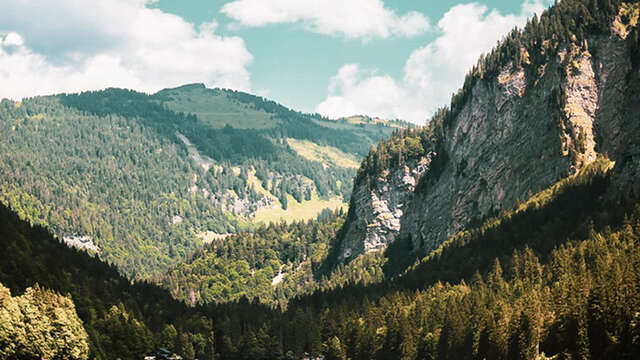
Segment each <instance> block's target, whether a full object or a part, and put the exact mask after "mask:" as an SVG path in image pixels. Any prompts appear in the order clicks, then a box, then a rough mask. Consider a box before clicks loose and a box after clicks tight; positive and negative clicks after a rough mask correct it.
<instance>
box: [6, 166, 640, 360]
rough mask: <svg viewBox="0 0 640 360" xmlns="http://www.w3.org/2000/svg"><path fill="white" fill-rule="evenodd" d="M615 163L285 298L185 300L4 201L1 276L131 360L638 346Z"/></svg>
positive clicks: (637, 231) (99, 353) (632, 233)
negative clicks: (430, 248) (166, 355)
mask: <svg viewBox="0 0 640 360" xmlns="http://www.w3.org/2000/svg"><path fill="white" fill-rule="evenodd" d="M610 169H611V166H610V163H609V162H608V161H607V160H606V159H601V160H599V161H598V162H597V163H596V164H594V165H592V166H589V167H588V168H586V169H584V170H583V172H581V173H580V174H579V175H578V176H577V177H575V178H571V179H567V180H563V181H562V182H560V183H558V184H557V185H556V186H554V187H552V188H550V189H547V190H545V191H543V192H541V193H538V194H536V195H534V196H533V197H532V198H531V199H530V200H529V201H527V202H525V203H523V204H522V205H521V206H520V207H519V208H518V209H514V210H512V211H509V212H505V213H503V214H501V215H500V216H499V217H497V218H493V219H488V220H487V221H486V222H484V223H483V224H482V225H481V226H479V227H477V228H474V229H470V230H468V231H464V232H462V233H460V234H457V235H456V236H454V237H452V238H451V239H450V240H449V241H448V242H447V243H445V244H443V245H442V247H441V248H439V249H438V250H437V251H435V252H433V253H431V254H430V255H429V256H427V257H426V258H424V259H423V260H421V261H419V262H418V263H417V264H416V265H414V266H412V267H411V268H409V269H408V270H407V271H405V272H404V273H403V274H402V275H400V276H398V277H396V278H393V279H391V280H387V281H384V282H381V283H378V284H369V285H364V284H362V283H341V284H339V285H337V286H327V288H326V289H324V290H320V291H317V292H314V293H313V294H311V295H301V296H298V297H296V298H294V299H292V300H291V301H290V302H289V303H288V306H287V308H286V310H281V309H278V308H268V307H265V306H263V305H259V304H258V303H257V302H255V301H249V300H247V298H246V297H242V298H240V299H238V300H237V301H235V302H232V303H227V304H208V305H196V306H195V307H187V306H186V305H185V304H184V303H183V302H180V301H176V300H173V299H172V297H171V296H170V294H169V293H168V292H167V291H165V290H162V289H160V288H158V287H156V286H154V285H151V284H148V283H135V284H131V283H130V282H129V281H128V280H127V279H126V278H124V277H122V276H121V275H119V274H118V272H117V270H116V269H115V268H114V267H113V266H109V265H106V264H104V263H102V262H100V261H99V260H97V259H96V258H94V257H90V256H88V255H87V254H86V253H84V252H81V251H78V250H74V249H70V248H68V247H66V246H65V245H63V244H61V243H60V242H59V241H58V240H57V239H55V238H53V237H52V236H51V235H50V234H49V233H48V232H47V231H46V230H45V229H44V228H42V227H39V226H35V227H34V226H32V225H29V224H28V223H26V222H24V221H22V220H20V219H19V217H18V216H17V215H16V214H15V213H13V212H12V211H10V210H9V209H8V208H6V207H4V206H2V207H1V208H0V210H2V211H0V215H1V216H0V219H1V221H2V226H0V231H1V232H2V233H1V234H0V239H1V241H2V248H3V251H4V252H5V253H11V254H12V256H11V257H10V258H9V259H7V260H6V261H4V262H3V263H2V264H1V266H0V282H2V283H3V284H4V285H5V286H7V287H8V288H9V289H10V290H11V294H13V295H14V296H16V295H17V296H21V295H20V294H21V293H22V292H24V291H25V289H26V288H27V287H30V286H34V284H35V283H38V284H39V286H42V287H46V288H48V289H52V290H54V291H56V292H58V293H63V294H69V296H70V297H71V298H72V299H73V302H74V303H75V308H76V310H77V313H78V316H79V317H80V319H82V321H83V323H84V327H85V329H86V332H87V334H88V344H89V348H90V356H94V357H97V358H112V357H121V358H123V359H129V358H131V359H132V358H136V357H137V356H139V354H144V353H146V352H149V351H152V350H153V348H154V347H156V346H159V345H161V346H164V347H168V348H170V349H171V350H172V351H175V352H178V353H180V354H182V355H183V356H185V358H186V359H193V358H210V356H211V354H212V353H215V354H217V355H216V356H217V358H222V359H295V358H300V357H301V356H302V355H303V354H304V353H305V352H307V353H311V354H325V355H326V356H327V358H331V359H346V358H351V359H371V358H377V359H387V358H389V357H390V356H392V357H394V358H396V357H398V358H403V359H458V358H467V357H468V358H477V357H480V358H481V357H487V358H495V359H508V358H526V359H535V358H540V357H541V356H543V355H542V354H543V353H544V354H546V356H556V358H558V359H569V358H634V357H636V356H638V355H639V354H640V352H639V351H640V341H639V340H640V337H639V336H640V328H639V326H638V320H639V318H638V317H639V316H640V315H639V314H638V312H637V309H638V306H639V305H640V304H638V303H637V302H638V299H640V293H639V291H640V289H639V287H638V273H637V269H638V268H639V266H640V247H639V246H638V244H639V242H638V239H639V236H640V205H639V202H638V196H637V195H633V194H637V193H633V192H632V193H630V194H631V196H630V195H629V194H627V193H620V192H619V191H618V189H617V188H616V186H615V185H613V184H612V182H611V170H610ZM614 204H615V205H614ZM331 216H333V217H334V219H335V216H336V215H335V214H333V215H331ZM331 216H329V217H328V219H331ZM324 220H325V221H326V220H327V219H324ZM567 225H569V226H567ZM298 226H301V225H298ZM319 226H322V225H319ZM212 251H213V250H212ZM470 254H473V255H470ZM255 261H264V260H263V259H256V260H255ZM267 261H268V260H267ZM462 263H464V264H465V266H464V267H460V264H462ZM52 269H54V270H53V271H52ZM131 334H135V336H131ZM1 337H2V334H0V338H1ZM207 356H209V357H207Z"/></svg>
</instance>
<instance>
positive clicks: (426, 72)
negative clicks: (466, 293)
mask: <svg viewBox="0 0 640 360" xmlns="http://www.w3.org/2000/svg"><path fill="white" fill-rule="evenodd" d="M551 1H552V0H486V1H480V0H478V1H464V0H440V1H433V0H432V1H425V0H384V1H383V0H93V1H86V0H0V9H2V11H0V98H10V99H14V100H20V99H22V98H24V97H30V96H36V95H48V94H55V93H61V92H78V91H84V90H98V89H103V88H106V87H120V88H129V89H135V90H138V91H143V92H147V93H153V92H156V91H158V90H161V89H163V88H167V87H175V86H179V85H183V84H187V83H195V82H197V83H204V84H205V85H207V87H211V88H213V87H223V88H230V89H235V90H241V91H246V92H250V93H254V94H257V95H261V96H264V97H267V98H269V99H272V100H275V101H277V102H280V103H282V104H284V105H286V106H288V107H290V108H293V109H295V110H299V111H304V112H318V113H321V114H323V115H326V116H328V117H330V118H338V117H342V116H349V115H369V116H379V117H383V118H387V119H402V120H407V121H411V122H414V123H419V124H420V123H422V124H424V123H425V122H426V120H427V119H428V118H429V117H430V115H431V114H432V113H433V112H434V111H435V110H436V109H437V108H438V107H440V106H443V105H447V104H448V102H449V100H450V98H451V94H452V93H453V92H455V91H456V90H457V89H458V88H459V87H460V86H461V85H462V81H463V79H464V76H465V74H466V73H467V71H468V70H469V69H470V68H471V67H472V66H473V65H474V64H475V62H476V61H477V58H478V57H479V56H480V54H482V53H485V52H487V51H489V50H491V48H492V47H493V46H495V44H496V42H497V41H498V40H499V39H501V38H502V37H503V36H504V35H505V34H506V33H507V32H508V31H509V30H511V29H512V28H513V27H515V26H523V25H524V24H525V23H526V20H527V19H528V18H529V17H531V16H532V15H533V14H534V13H540V12H542V11H543V10H544V9H545V8H547V7H548V6H549V5H550V3H551Z"/></svg>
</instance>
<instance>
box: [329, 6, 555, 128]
mask: <svg viewBox="0 0 640 360" xmlns="http://www.w3.org/2000/svg"><path fill="white" fill-rule="evenodd" d="M545 5H546V4H544V3H543V2H542V1H541V0H537V1H535V2H533V1H529V0H527V1H525V2H524V3H523V4H522V8H521V11H520V13H519V14H501V13H500V12H498V11H497V10H489V9H488V8H487V7H486V6H485V5H480V4H477V3H471V4H464V5H457V6H454V7H452V8H451V9H450V10H449V11H448V12H447V13H446V14H445V15H444V16H443V17H442V19H440V21H438V24H437V30H438V31H439V32H440V33H439V36H438V37H437V38H436V39H435V40H434V41H432V42H431V43H429V44H427V45H425V46H424V47H421V48H419V49H416V50H415V51H414V52H413V53H412V54H411V55H410V56H409V58H408V60H407V61H406V63H405V67H404V77H403V78H402V79H401V80H395V79H393V78H391V77H389V76H385V75H378V74H372V75H370V76H367V72H366V71H362V70H361V69H359V67H358V66H357V65H354V64H348V65H345V66H344V67H343V68H342V69H340V71H339V72H338V74H337V75H336V76H335V77H333V78H332V80H331V84H330V86H329V89H328V93H329V94H328V96H327V98H326V99H325V100H324V101H323V102H322V103H320V104H319V105H318V106H317V108H316V110H317V111H318V112H319V113H321V114H324V115H327V116H330V117H341V116H349V115H353V114H368V115H372V116H381V117H386V118H401V119H404V120H408V121H412V122H416V123H424V121H425V120H426V119H427V118H428V117H429V116H430V115H431V114H432V113H433V111H435V109H436V108H437V107H439V106H442V105H447V104H448V102H449V100H450V99H451V94H452V93H454V92H455V91H456V90H457V89H458V88H459V87H460V86H462V82H463V80H464V77H465V74H466V73H467V71H468V70H469V69H470V68H471V67H472V66H473V65H474V64H475V63H476V61H477V59H478V57H479V56H480V55H481V54H482V53H486V52H488V51H490V50H491V48H492V47H493V46H495V45H496V43H497V41H498V40H500V39H501V38H502V37H503V36H504V35H506V34H507V33H508V32H509V31H510V30H511V29H512V28H513V27H515V26H523V25H524V24H525V23H526V20H527V18H529V17H530V16H532V15H533V14H534V13H539V12H542V10H544V9H545V8H546V6H545ZM354 73H357V75H353V74H354ZM382 79H384V83H385V86H382V81H381V80H382ZM378 85H379V86H378ZM389 99H398V101H399V102H400V104H399V105H394V104H393V103H392V102H391V101H389Z"/></svg>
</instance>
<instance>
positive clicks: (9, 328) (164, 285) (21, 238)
mask: <svg viewBox="0 0 640 360" xmlns="http://www.w3.org/2000/svg"><path fill="white" fill-rule="evenodd" d="M639 20H640V5H639V3H638V2H636V1H628V2H624V1H620V0H587V1H582V0H563V1H559V2H556V4H555V5H554V6H552V7H551V8H550V9H549V10H547V11H545V12H544V13H543V14H541V15H540V16H535V17H534V18H533V19H531V20H530V21H529V22H528V24H527V26H526V27H524V28H523V29H516V30H514V31H512V32H511V33H509V34H508V35H507V36H506V37H505V38H504V39H503V40H502V41H501V42H500V43H499V44H498V46H497V47H496V48H495V49H494V50H493V51H492V52H490V53H489V54H487V55H485V56H483V57H482V58H481V59H480V61H479V62H478V65H477V66H476V67H474V68H473V69H472V71H471V72H470V73H469V75H468V76H467V78H466V80H465V82H464V86H463V87H462V89H461V90H460V91H459V92H458V93H456V94H454V95H453V98H452V102H451V105H450V107H447V108H443V109H441V110H439V111H438V112H436V114H435V115H434V116H433V118H432V119H431V120H430V122H429V123H428V125H426V126H424V127H416V128H406V129H405V127H407V126H406V124H404V123H401V122H389V123H387V124H384V125H380V124H366V125H363V126H354V125H353V124H350V123H349V122H347V121H344V120H343V121H336V122H335V123H331V121H332V120H328V119H325V118H323V117H321V116H319V115H308V114H302V113H298V112H295V111H292V110H289V109H287V108H285V107H283V106H281V105H279V104H277V103H275V102H272V101H268V100H265V99H263V98H259V97H254V96H252V95H249V94H245V93H241V92H235V91H230V90H220V89H206V88H204V87H203V86H199V85H188V86H186V87H183V88H177V89H170V90H165V91H161V92H159V93H157V94H154V95H147V94H143V93H137V92H134V91H128V90H120V89H108V90H105V91H100V92H85V93H81V94H63V95H57V96H51V97H37V98H32V99H27V100H25V101H23V102H22V103H17V102H12V101H2V102H1V103H0V127H1V128H2V129H3V130H5V131H4V134H5V135H4V137H3V138H2V139H1V140H0V156H1V160H2V161H0V171H1V173H0V178H2V179H1V180H0V202H1V203H0V251H1V252H2V253H3V254H4V256H3V259H2V260H1V261H0V357H2V358H3V359H41V358H51V359H105V360H106V359H115V358H120V359H142V358H144V356H145V355H148V354H151V353H153V352H154V351H155V350H156V349H158V348H165V349H167V350H168V351H169V352H172V353H176V354H179V355H180V356H181V357H182V358H184V359H185V360H192V359H234V360H240V359H242V360H256V359H288V360H292V359H309V358H316V357H319V358H324V359H326V360H338V359H339V360H347V359H351V360H360V359H362V360H365V359H380V360H383V359H407V360H409V359H412V360H413V359H415V360H427V359H433V360H436V359H437V360H445V359H504V360H510V359H535V360H538V359H558V360H560V359H562V360H564V359H567V360H568V359H638V358H640V183H639V182H638V178H637V174H636V173H635V172H632V173H631V176H628V177H626V178H625V177H623V176H622V174H621V171H623V170H625V171H628V169H629V168H628V167H627V168H623V167H622V165H624V164H627V165H628V164H633V163H634V162H636V163H637V161H638V159H637V153H640V152H634V151H636V150H637V148H638V144H635V143H633V141H635V140H634V139H635V137H637V136H636V135H635V134H625V137H624V141H623V142H622V145H621V148H622V149H621V150H620V149H619V151H616V152H613V151H612V152H611V155H612V156H611V157H608V156H606V154H602V153H599V154H598V155H597V156H594V159H592V161H590V162H589V163H588V164H581V165H584V166H581V167H580V168H579V169H577V170H576V172H575V173H574V174H571V176H568V177H566V178H563V179H559V180H558V181H557V182H555V183H554V184H553V185H551V186H549V187H547V188H544V189H541V190H539V191H535V192H533V191H532V192H531V193H530V194H529V195H528V196H527V198H523V199H521V201H519V202H518V204H517V205H516V206H515V207H513V208H510V209H501V210H500V211H496V212H495V213H494V214H491V215H490V216H485V217H483V218H477V219H475V220H474V221H473V222H472V223H471V225H469V226H467V227H466V228H464V229H463V230H461V231H457V232H456V233H454V234H451V236H448V238H447V240H446V241H445V242H444V243H442V244H439V245H438V246H437V247H436V248H435V249H427V248H416V247H415V246H414V245H413V243H412V242H411V241H410V239H408V240H407V239H398V240H397V241H396V242H394V243H392V244H390V245H389V246H388V248H386V250H384V251H375V252H369V253H366V254H363V255H360V256H358V257H356V258H355V259H353V260H351V261H346V260H344V259H345V258H346V257H343V258H342V259H341V258H340V253H339V245H340V243H341V241H343V240H344V237H345V236H347V233H346V231H345V227H344V224H345V223H346V222H347V221H349V220H350V218H353V217H355V216H357V214H355V210H353V209H354V207H353V205H354V204H353V203H354V201H355V200H353V199H352V200H351V202H352V204H351V205H352V206H351V207H350V208H349V210H348V211H344V210H341V209H338V210H335V211H330V210H324V211H319V212H318V214H317V216H316V217H315V219H312V220H306V221H292V222H288V223H287V222H284V221H280V222H272V223H270V224H268V225H267V224H260V223H253V222H251V221H250V220H248V218H247V217H244V216H240V215H239V214H238V213H234V211H231V210H230V208H227V207H222V206H220V204H222V203H224V204H227V203H226V202H224V201H222V200H220V199H218V200H220V201H218V202H216V201H212V200H211V198H210V197H209V195H211V194H212V195H213V196H214V197H215V196H216V194H220V192H221V191H223V192H225V193H229V194H233V195H231V196H232V197H234V198H235V199H241V200H246V199H253V200H254V201H255V202H257V201H258V200H259V199H262V198H263V197H268V196H267V195H265V193H264V191H267V192H269V193H270V194H271V195H270V196H273V197H275V198H278V197H282V200H278V201H280V206H282V207H286V205H285V204H286V203H287V201H296V202H302V200H304V199H306V200H310V199H311V197H312V195H311V193H313V197H314V199H315V198H316V197H318V196H319V197H325V198H326V197H328V196H331V195H335V196H340V197H341V198H342V199H347V198H349V196H350V195H351V192H352V190H351V186H352V185H353V184H354V183H358V182H365V183H367V184H369V185H370V184H372V183H375V182H376V181H379V180H378V179H380V178H381V174H383V173H385V172H386V171H388V169H390V168H392V167H399V166H404V165H403V164H404V163H405V161H406V159H409V158H415V157H417V156H421V155H423V154H426V153H429V152H433V153H434V154H437V155H436V156H435V158H434V159H433V161H432V162H431V163H430V169H429V175H428V176H425V177H424V178H422V179H421V180H420V181H419V182H418V183H416V184H415V191H416V193H418V194H420V193H421V192H425V191H426V189H428V188H429V187H430V186H431V185H432V184H433V181H434V178H438V177H439V176H440V173H441V171H442V169H443V168H444V166H445V164H446V163H447V161H448V157H447V151H446V149H445V148H444V145H443V143H444V136H445V134H446V133H447V131H446V129H448V128H449V127H450V126H452V125H451V123H452V122H453V121H454V119H455V117H456V116H457V115H458V114H459V113H460V112H461V111H463V107H464V104H465V103H466V102H467V101H468V100H469V99H470V97H471V95H472V92H473V88H474V84H475V83H476V82H477V81H480V80H481V79H483V78H486V77H495V76H497V74H498V73H499V72H500V71H501V69H502V68H504V67H505V66H511V67H521V68H522V69H524V71H525V72H526V74H527V76H526V78H527V81H531V82H535V81H538V80H539V79H540V77H541V76H542V74H541V72H540V71H541V69H542V71H544V68H545V64H547V63H548V62H549V61H551V59H552V58H554V57H556V56H557V54H558V51H560V49H561V48H567V47H569V46H574V47H576V48H579V49H583V50H584V51H589V50H588V49H586V48H588V42H589V40H590V39H593V38H597V37H599V38H602V37H607V36H613V35H616V34H620V33H622V34H624V36H625V37H624V46H625V47H626V50H628V51H629V53H630V54H632V57H631V59H632V61H631V62H632V64H630V67H631V69H632V72H630V74H631V75H629V78H630V80H629V81H635V80H637V79H636V78H637V74H638V69H639V66H640V61H636V60H637V59H638V54H639V53H638V49H639V48H640V47H639V46H640V43H639V37H638V36H639V35H638V32H639V30H638V21H639ZM616 36H617V35H616ZM571 61H572V60H571V57H567V58H566V61H564V63H563V65H565V66H567V67H571V66H572V63H571ZM631 89H633V90H634V91H635V90H637V89H636V88H633V87H631ZM556 90H557V89H556ZM556 90H554V91H553V93H552V94H551V95H550V98H552V100H553V101H556V102H557V105H558V106H561V107H563V108H564V107H565V106H566V105H567V104H566V94H563V93H562V90H557V91H556ZM185 94H186V95H185ZM203 94H204V95H203ZM636 95H637V94H627V95H625V96H629V97H633V96H636ZM198 96H206V97H207V99H208V100H207V101H219V102H220V103H219V104H226V105H224V106H234V107H237V106H240V105H242V106H246V108H243V109H244V110H247V109H250V110H251V111H252V112H250V114H251V116H253V117H251V119H252V120H251V122H250V124H249V123H243V125H242V126H238V127H233V126H229V125H227V124H223V123H216V122H215V119H216V117H215V116H211V114H210V110H211V109H210V108H208V107H203V106H204V105H202V104H203V103H202V102H201V99H199V98H198ZM210 96H213V98H210ZM185 99H188V100H185ZM211 99H214V100H211ZM229 99H231V100H229ZM229 101H231V102H229ZM186 103H188V104H190V105H189V106H193V107H194V109H195V110H194V111H193V113H186V112H184V111H182V110H181V109H182V108H183V107H184V106H186V105H185V104H186ZM630 103H632V104H636V105H637V102H635V103H634V102H630ZM194 104H195V105H194ZM229 104H232V105H229ZM238 104H240V105H238ZM196 105H197V106H196ZM220 106H223V105H220ZM634 109H635V108H632V109H628V111H633V110H634ZM247 111H248V110H247ZM247 113H249V112H247ZM265 114H267V115H268V116H266V115H265ZM265 116H266V117H265ZM621 117H622V115H621ZM248 118H249V117H247V119H248ZM61 119H65V121H64V122H63V121H60V120H61ZM245 120H246V119H245ZM247 121H248V120H247ZM256 124H257V125H256ZM245 125H246V126H245ZM357 128H360V129H357ZM399 128H401V129H399ZM345 129H350V130H349V131H347V130H345ZM356 130H357V131H356ZM624 130H625V129H621V130H620V131H621V132H623V133H624ZM53 135H55V136H53ZM179 135H181V136H184V137H186V138H188V139H189V140H190V142H191V143H192V144H191V143H187V142H185V141H183V140H181V137H180V136H179ZM634 136H635V137H634ZM385 137H388V139H386V140H385V139H384V138H385ZM246 138H252V139H256V141H255V142H253V143H251V146H245V144H246V141H245V139H246ZM287 139H294V140H296V141H310V142H313V143H314V144H316V145H317V146H321V147H330V148H331V149H339V150H340V153H339V154H351V155H354V156H356V155H357V156H362V157H364V160H363V161H362V165H361V167H360V169H359V170H357V171H355V169H354V168H348V167H343V166H340V165H338V164H337V163H330V164H328V165H326V164H325V166H323V164H322V163H320V162H318V161H314V160H310V159H309V158H305V157H304V156H302V155H301V154H300V153H297V152H296V151H295V150H294V149H293V147H292V146H291V145H290V143H289V142H288V140H287ZM576 139H577V140H576V141H574V142H573V143H571V144H570V146H568V147H567V151H566V155H564V156H566V157H567V158H571V161H574V160H575V159H577V158H578V155H577V154H578V153H579V152H580V151H581V148H584V146H585V145H584V143H581V141H579V140H580V137H579V136H576ZM371 140H375V141H376V142H378V145H377V147H376V148H372V149H370V150H369V152H368V153H367V150H368V149H367V146H368V145H370V142H371ZM582 142H584V139H583V140H582ZM192 146H194V147H195V148H197V149H198V151H199V153H197V154H195V153H194V151H193V148H192ZM16 149H17V150H19V151H9V150H16ZM28 149H32V150H33V151H28ZM47 149H49V152H50V153H51V154H55V155H54V156H50V157H46V156H45V155H46V153H47ZM36 150H37V151H36ZM54 150H55V151H54ZM525 150H526V149H525ZM525 150H523V151H525ZM336 153H337V152H336V150H332V154H336ZM614 155H615V156H617V157H616V158H614V157H613V156H614ZM196 160H197V161H196ZM209 160H211V163H209ZM342 160H344V159H342ZM202 163H205V165H211V166H205V167H202V166H201V165H202ZM621 164H622V165H621ZM636 169H637V167H636ZM625 175H628V173H626V174H625ZM350 177H355V181H353V180H351V178H350ZM105 179H110V180H114V179H116V180H117V181H116V182H115V185H114V184H112V183H110V182H109V181H108V180H105ZM185 184H187V185H186V186H185ZM189 186H195V188H196V190H195V191H190V190H189ZM176 189H182V190H180V191H182V192H179V191H178V190H176ZM202 189H208V190H207V193H206V195H205V196H202V195H201V194H203V193H204V192H203V191H202ZM354 189H355V188H354ZM369 189H370V188H369V187H367V190H369ZM354 191H355V190H354ZM291 199H294V200H291ZM238 201H240V200H238ZM225 206H226V205H225ZM176 216H177V218H176ZM175 219H179V221H177V220H175ZM77 229H82V230H83V231H84V233H83V234H85V233H86V234H89V235H91V236H92V237H94V238H95V239H98V240H97V241H96V242H97V245H99V246H100V247H101V251H102V253H99V252H88V251H86V250H80V249H76V248H73V247H70V246H68V245H67V244H65V242H64V235H80V234H76V233H73V231H74V230H77ZM204 231H215V232H216V233H218V234H225V236H223V237H217V238H214V239H213V240H211V241H207V243H206V244H205V242H204V241H203V240H202V239H198V234H199V233H201V232H204ZM228 233H233V234H228Z"/></svg>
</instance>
